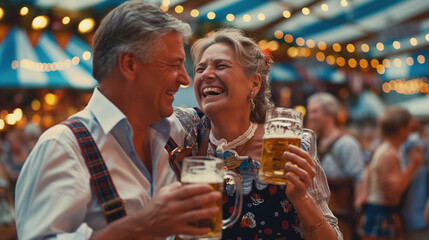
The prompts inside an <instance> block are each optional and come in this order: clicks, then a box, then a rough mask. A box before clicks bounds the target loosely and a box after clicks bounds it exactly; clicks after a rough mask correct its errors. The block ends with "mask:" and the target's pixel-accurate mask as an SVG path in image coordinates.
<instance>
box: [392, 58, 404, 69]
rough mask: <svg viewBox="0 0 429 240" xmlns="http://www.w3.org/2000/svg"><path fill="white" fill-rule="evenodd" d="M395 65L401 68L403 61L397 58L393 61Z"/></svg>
mask: <svg viewBox="0 0 429 240" xmlns="http://www.w3.org/2000/svg"><path fill="white" fill-rule="evenodd" d="M393 65H394V66H395V67H400V66H401V65H402V61H401V59H399V58H395V59H393Z"/></svg>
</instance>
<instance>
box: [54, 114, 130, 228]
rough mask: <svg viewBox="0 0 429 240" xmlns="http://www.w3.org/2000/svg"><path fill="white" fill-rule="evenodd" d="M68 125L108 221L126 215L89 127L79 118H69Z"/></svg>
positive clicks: (65, 122) (122, 202)
mask: <svg viewBox="0 0 429 240" xmlns="http://www.w3.org/2000/svg"><path fill="white" fill-rule="evenodd" d="M62 124H64V125H66V126H68V127H69V128H70V129H71V130H72V131H73V133H74V135H75V136H76V139H77V141H78V142H79V146H80V149H81V150H82V155H83V157H84V159H85V163H86V166H87V167H88V170H89V173H90V175H91V185H92V187H93V189H94V191H95V193H96V195H97V199H98V201H99V203H100V204H101V209H102V210H103V212H104V215H105V217H106V221H107V222H108V223H110V222H112V221H114V220H116V219H119V218H121V217H123V216H125V215H126V212H125V208H124V201H123V200H122V199H121V198H120V197H119V195H118V192H117V191H116V188H115V185H114V184H113V181H112V179H111V177H110V174H109V170H108V169H107V167H106V165H105V163H104V160H103V157H102V156H101V154H100V151H99V150H98V147H97V145H96V144H95V142H94V139H93V138H92V137H91V133H89V131H88V129H87V128H86V127H85V126H84V125H83V124H82V123H81V122H80V121H79V120H78V119H68V120H66V121H64V122H62Z"/></svg>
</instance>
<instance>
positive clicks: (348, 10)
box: [0, 0, 429, 236]
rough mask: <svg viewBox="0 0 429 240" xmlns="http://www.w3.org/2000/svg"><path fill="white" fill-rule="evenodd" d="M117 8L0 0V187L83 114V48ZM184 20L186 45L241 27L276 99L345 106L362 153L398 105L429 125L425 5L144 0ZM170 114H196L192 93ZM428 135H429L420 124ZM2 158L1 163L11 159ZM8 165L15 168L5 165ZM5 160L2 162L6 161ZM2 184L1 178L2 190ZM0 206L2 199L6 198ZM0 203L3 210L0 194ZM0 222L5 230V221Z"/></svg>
mask: <svg viewBox="0 0 429 240" xmlns="http://www.w3.org/2000/svg"><path fill="white" fill-rule="evenodd" d="M122 2H123V0H73V1H65V0H62V1H61V0H3V1H0V143H1V144H0V153H1V155H0V156H2V158H4V159H3V160H1V159H0V160H1V161H2V162H4V163H5V164H4V165H5V166H6V168H5V170H3V173H2V171H0V177H1V178H0V189H1V188H2V187H6V186H7V185H8V186H9V187H10V189H12V191H13V185H14V181H15V180H16V177H17V176H18V173H19V169H20V166H21V165H22V163H23V162H24V161H25V158H26V156H27V154H28V152H29V151H30V150H31V147H32V146H33V144H34V142H35V141H36V140H37V138H38V136H39V135H40V134H41V132H43V131H44V130H45V129H47V128H49V127H51V126H52V125H54V124H56V123H59V122H61V121H62V120H64V119H66V118H67V117H68V116H70V115H72V114H73V113H75V112H77V111H79V110H80V109H82V108H83V107H84V106H85V104H86V103H87V102H88V100H89V99H90V97H91V93H92V89H93V88H94V87H95V86H96V84H97V83H96V81H95V80H94V79H93V77H92V75H91V72H92V51H91V43H92V38H93V34H94V31H95V29H96V28H97V26H98V25H99V23H100V21H101V19H102V17H103V16H105V15H106V14H107V13H108V12H109V10H111V9H112V8H114V7H115V6H117V5H119V4H120V3H122ZM146 2H151V3H153V4H156V5H158V6H160V8H161V9H162V10H163V11H165V12H168V13H170V14H171V15H174V16H176V17H177V18H179V19H182V20H183V21H185V22H188V23H189V24H190V25H191V27H192V30H193V32H194V34H193V36H192V37H191V39H190V41H189V45H187V46H185V50H186V51H187V54H188V56H187V61H186V63H185V65H186V68H187V70H188V73H189V75H190V76H191V77H192V76H193V71H194V69H193V63H192V60H191V58H190V56H189V46H190V45H191V44H192V42H193V41H195V39H197V38H199V37H202V36H204V35H205V34H207V33H208V32H210V31H211V30H214V29H217V28H220V27H235V28H240V29H243V30H244V31H245V32H246V34H247V35H248V36H250V37H252V38H254V39H255V40H256V41H257V42H258V45H259V47H260V49H261V50H262V51H264V52H265V53H266V54H268V55H271V56H272V58H273V60H274V62H275V63H274V64H273V66H272V70H271V73H270V79H271V90H272V94H273V100H274V102H275V104H276V105H277V106H284V107H293V108H296V109H298V110H300V111H302V112H303V113H304V115H305V114H306V100H307V98H308V97H309V96H310V95H311V94H313V93H316V92H322V91H324V92H329V93H331V94H333V95H335V96H336V97H337V98H339V99H340V100H341V103H342V110H341V111H340V113H339V114H338V116H337V118H338V119H337V120H338V122H339V123H340V126H341V127H342V128H343V129H345V130H347V131H348V132H351V133H353V134H354V135H355V136H356V137H357V138H358V140H359V142H360V143H361V147H362V149H363V151H366V150H367V151H371V150H372V149H375V147H376V146H375V145H373V144H376V143H374V141H373V140H374V139H373V138H375V137H376V135H375V133H374V131H375V129H376V121H377V118H378V117H379V116H380V115H381V114H382V113H383V112H384V110H385V109H386V107H389V106H394V105H400V106H404V107H406V108H407V109H409V111H410V112H411V113H412V115H413V116H415V117H416V118H417V119H418V120H419V121H420V122H421V123H422V124H423V125H425V124H426V125H427V123H428V122H429V96H428V95H429V81H428V77H429V1H428V0H300V1H297V0H147V1H146ZM174 105H175V106H184V107H195V106H197V103H196V101H195V96H194V92H193V86H192V84H191V85H190V86H186V87H183V89H181V90H180V91H179V92H178V93H177V94H176V96H175V101H174ZM426 128H427V129H428V132H429V127H426ZM7 159H9V160H7ZM11 159H13V160H11ZM8 161H9V162H8ZM1 179H8V181H9V183H6V182H5V181H3V180H1ZM4 199H6V200H4ZM7 199H9V200H7ZM1 201H10V197H9V198H8V197H3V194H2V192H0V205H1ZM2 211H3V213H2V214H1V215H0V232H3V236H6V235H5V234H6V232H5V231H6V230H2V228H1V226H2V224H6V225H7V224H8V221H9V222H10V221H11V219H13V211H12V210H11V211H10V212H11V214H10V216H9V215H7V214H5V213H4V212H7V211H8V210H7V209H5V208H3V209H2Z"/></svg>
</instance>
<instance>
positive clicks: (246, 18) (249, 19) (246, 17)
mask: <svg viewBox="0 0 429 240" xmlns="http://www.w3.org/2000/svg"><path fill="white" fill-rule="evenodd" d="M251 20H252V17H251V16H250V15H249V14H244V15H243V21H245V22H250V21H251Z"/></svg>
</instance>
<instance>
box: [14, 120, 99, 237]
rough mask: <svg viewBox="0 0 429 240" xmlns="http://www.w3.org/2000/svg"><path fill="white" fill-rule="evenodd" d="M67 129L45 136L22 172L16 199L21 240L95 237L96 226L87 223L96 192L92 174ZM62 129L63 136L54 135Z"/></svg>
mask: <svg viewBox="0 0 429 240" xmlns="http://www.w3.org/2000/svg"><path fill="white" fill-rule="evenodd" d="M63 128H65V126H58V127H54V128H53V129H49V130H48V131H49V132H47V133H45V134H44V135H42V137H41V138H42V139H41V140H39V142H38V144H37V145H36V147H35V148H34V149H33V150H32V152H31V153H30V155H29V157H28V158H27V160H26V162H25V164H24V167H23V169H22V171H21V173H20V177H19V179H18V182H17V186H16V200H15V201H16V202H15V205H16V219H17V230H18V237H19V239H22V240H27V239H89V238H90V236H91V233H92V229H91V228H90V227H88V225H87V224H85V217H86V215H87V214H88V213H87V206H88V204H89V202H90V200H91V195H92V194H91V187H90V176H89V173H88V170H87V169H86V166H85V165H83V164H84V162H83V160H82V156H81V155H80V154H81V153H80V150H79V149H78V146H77V143H74V144H73V143H72V142H71V141H76V139H73V138H72V136H73V135H72V133H71V131H70V133H68V134H67V130H64V129H63ZM58 131H60V136H61V137H60V138H58V137H56V138H51V137H50V136H52V135H53V134H58ZM61 131H62V133H61ZM59 139H61V141H60V140H59ZM73 148H74V149H73ZM76 148H77V149H76Z"/></svg>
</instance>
